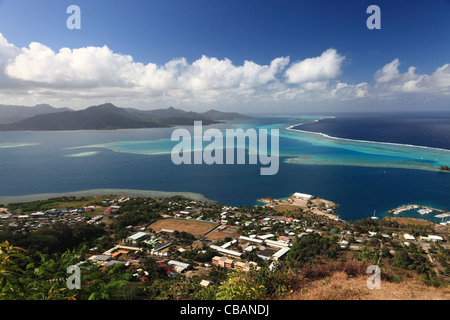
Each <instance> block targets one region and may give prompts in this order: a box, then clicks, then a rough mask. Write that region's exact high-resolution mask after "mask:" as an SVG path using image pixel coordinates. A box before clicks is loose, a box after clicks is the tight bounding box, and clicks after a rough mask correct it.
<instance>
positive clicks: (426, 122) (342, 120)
mask: <svg viewBox="0 0 450 320" xmlns="http://www.w3.org/2000/svg"><path fill="white" fill-rule="evenodd" d="M301 129H302V130H306V131H311V132H320V133H325V134H328V135H330V136H334V137H339V138H348V139H358V140H367V141H380V142H393V143H403V144H411V145H418V146H427V147H434V148H444V149H450V112H415V113H404V112H403V113H377V114H342V115H338V116H337V117H336V118H328V119H323V120H321V121H319V122H316V123H311V124H304V125H302V126H301Z"/></svg>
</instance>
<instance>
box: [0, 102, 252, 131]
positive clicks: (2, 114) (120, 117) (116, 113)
mask: <svg viewBox="0 0 450 320" xmlns="http://www.w3.org/2000/svg"><path fill="white" fill-rule="evenodd" d="M245 118H248V117H247V116H244V115H241V114H238V113H233V112H221V111H217V110H209V111H206V112H202V113H198V112H192V111H191V112H188V111H184V110H180V109H176V108H174V107H169V108H167V109H156V110H139V109H134V108H119V107H116V106H115V105H113V104H111V103H105V104H102V105H98V106H92V107H89V108H87V109H84V110H79V111H74V110H71V109H68V108H61V109H58V108H54V107H52V106H50V105H46V104H43V105H36V106H35V107H23V106H5V105H0V119H2V120H1V121H0V131H62V130H116V129H142V128H163V127H171V126H175V125H192V124H193V123H194V121H202V122H203V124H205V125H208V124H216V123H220V121H226V120H235V119H245Z"/></svg>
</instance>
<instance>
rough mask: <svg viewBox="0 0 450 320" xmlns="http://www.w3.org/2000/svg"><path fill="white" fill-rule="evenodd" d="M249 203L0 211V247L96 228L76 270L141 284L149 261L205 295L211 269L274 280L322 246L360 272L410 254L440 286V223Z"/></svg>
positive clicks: (89, 200)
mask: <svg viewBox="0 0 450 320" xmlns="http://www.w3.org/2000/svg"><path fill="white" fill-rule="evenodd" d="M259 201H260V203H261V204H262V205H257V206H246V207H242V206H240V207H232V206H226V205H218V204H211V203H205V202H201V201H193V200H190V199H186V198H184V197H181V196H180V197H171V198H158V199H153V198H144V197H130V196H90V197H80V198H75V197H64V198H58V199H53V200H52V199H50V200H47V201H35V202H33V203H32V204H33V205H27V204H26V203H24V204H8V205H6V206H3V207H2V208H1V209H0V223H1V228H0V236H2V239H0V240H1V241H0V242H2V241H5V240H9V239H5V236H6V235H8V234H9V235H13V234H21V233H25V232H33V231H38V230H39V229H42V228H49V227H52V225H57V224H66V225H69V226H73V225H89V226H92V227H97V228H100V230H101V231H102V232H100V233H101V236H100V237H98V239H95V240H93V241H90V242H89V243H91V244H93V246H92V247H90V248H88V249H89V250H87V252H86V253H84V255H83V258H82V259H80V261H78V263H77V265H78V266H80V267H82V266H83V265H84V264H86V263H90V264H93V265H96V266H98V267H99V268H101V269H105V270H107V269H108V268H112V267H114V266H115V265H122V266H125V268H127V270H130V271H131V272H132V274H133V278H134V280H135V281H138V282H145V281H149V280H148V279H149V277H148V272H147V270H146V269H145V266H144V265H143V263H142V261H143V259H152V261H154V262H155V265H156V266H157V267H158V268H159V271H160V272H162V273H163V274H165V276H166V277H167V278H170V279H180V278H182V279H185V280H186V279H188V280H189V281H193V282H195V283H196V284H198V285H199V286H200V287H203V288H208V287H210V286H218V285H219V283H217V282H218V279H217V277H216V276H215V275H216V274H217V270H222V272H227V271H240V272H243V273H249V272H252V271H258V270H260V268H262V267H266V268H267V269H268V271H269V272H276V271H277V270H278V269H277V268H279V266H280V265H283V264H284V263H288V262H289V263H292V261H295V259H296V255H297V254H298V253H299V250H302V249H303V248H302V247H301V246H300V245H299V244H301V243H302V241H307V240H305V239H308V238H310V239H319V240H320V239H325V238H327V239H328V238H329V239H332V240H330V241H331V244H330V245H329V246H328V249H327V250H328V251H329V252H332V254H330V257H332V258H333V259H334V260H336V259H338V258H339V261H341V262H345V261H354V260H358V261H362V262H364V261H366V263H369V260H370V259H367V257H366V258H364V257H363V256H364V254H366V253H367V252H371V253H373V254H374V255H375V256H376V257H377V258H376V259H377V260H378V262H379V261H380V259H381V257H394V259H395V257H396V254H397V253H398V252H399V250H408V248H415V249H414V250H419V253H420V254H421V256H423V257H425V258H426V260H423V259H422V260H420V261H422V262H421V263H422V264H424V265H426V266H427V267H429V269H430V270H433V272H434V273H433V274H434V275H435V276H436V277H439V279H441V280H442V281H449V280H450V278H449V272H450V261H448V257H449V255H448V252H449V250H450V243H449V242H448V237H449V235H450V226H449V225H448V224H447V223H441V224H434V223H431V222H428V221H425V220H422V221H421V222H418V221H416V220H418V219H406V218H398V219H403V221H401V220H396V219H397V218H396V217H395V216H394V215H389V216H387V217H385V218H383V219H380V220H378V219H375V218H374V217H369V218H368V219H364V220H361V221H360V222H347V221H344V220H341V219H340V218H339V216H338V215H337V214H336V210H337V208H338V205H337V204H336V203H334V202H332V201H329V200H325V199H321V198H319V197H316V196H313V195H309V194H305V193H299V192H296V193H293V194H292V195H291V196H289V197H287V198H286V199H272V198H270V197H265V198H261V199H260V200H259ZM36 208H37V209H38V210H37V211H35V210H34V209H36ZM144 211H145V214H144ZM315 237H317V238H315ZM105 239H109V241H106V240H105ZM55 241H56V240H55ZM105 243H107V245H106V244H105ZM305 243H307V242H305ZM417 248H418V249H417ZM291 251H292V252H291ZM328 251H327V252H328ZM317 254H318V255H319V256H320V255H322V252H318V253H317ZM327 254H328V253H327ZM410 254H411V255H412V253H410ZM311 259H312V258H311ZM333 259H331V260H333ZM365 259H366V260H365ZM286 260H288V261H286ZM329 260H330V259H323V260H321V262H320V263H324V262H323V261H329ZM311 261H313V259H312V260H311ZM370 261H371V260H370ZM375 262H376V261H375ZM371 263H374V262H371ZM407 271H408V272H409V271H411V267H410V269H409V270H407ZM405 272H406V271H405ZM408 272H406V273H405V275H406V274H407V273H408ZM408 274H409V273H408ZM406 277H408V276H406Z"/></svg>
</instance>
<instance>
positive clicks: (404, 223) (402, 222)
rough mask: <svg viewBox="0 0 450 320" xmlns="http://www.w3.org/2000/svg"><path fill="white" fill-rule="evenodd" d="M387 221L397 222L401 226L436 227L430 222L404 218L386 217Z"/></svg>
mask: <svg viewBox="0 0 450 320" xmlns="http://www.w3.org/2000/svg"><path fill="white" fill-rule="evenodd" d="M384 219H386V220H387V221H396V222H398V223H399V225H400V226H408V225H417V226H434V225H435V224H434V223H433V222H430V221H426V220H422V219H417V218H403V217H385V218H384Z"/></svg>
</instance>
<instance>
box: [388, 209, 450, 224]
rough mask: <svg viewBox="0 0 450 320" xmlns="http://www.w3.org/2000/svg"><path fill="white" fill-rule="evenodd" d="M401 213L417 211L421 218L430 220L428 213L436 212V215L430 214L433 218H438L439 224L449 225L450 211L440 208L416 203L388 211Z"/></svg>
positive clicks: (394, 213) (396, 213)
mask: <svg viewBox="0 0 450 320" xmlns="http://www.w3.org/2000/svg"><path fill="white" fill-rule="evenodd" d="M402 213H404V214H408V213H419V214H420V216H422V219H425V220H430V219H429V218H430V216H429V215H430V214H431V215H432V214H433V213H438V214H436V215H432V216H433V218H435V219H439V220H440V222H439V224H441V225H450V213H448V212H447V211H445V210H442V209H436V208H432V207H428V206H423V205H418V204H408V205H403V206H401V207H398V208H395V209H392V210H389V211H388V214H393V215H400V214H402Z"/></svg>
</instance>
